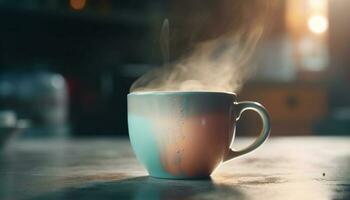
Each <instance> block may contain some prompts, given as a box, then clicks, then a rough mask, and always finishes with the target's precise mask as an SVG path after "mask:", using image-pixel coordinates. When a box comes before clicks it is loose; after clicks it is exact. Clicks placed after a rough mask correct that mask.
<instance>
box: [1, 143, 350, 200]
mask: <svg viewBox="0 0 350 200" xmlns="http://www.w3.org/2000/svg"><path fill="white" fill-rule="evenodd" d="M250 141H251V139H244V138H238V139H236V141H235V144H234V146H244V145H246V144H247V143H249V142H250ZM208 148H209V147H208ZM0 199H2V200H7V199H11V200H15V199H350V137H282V138H270V139H269V141H268V142H266V143H265V144H264V145H263V146H262V147H261V148H259V149H258V150H256V151H255V152H252V153H250V154H247V155H245V156H242V157H238V158H236V159H234V160H232V161H229V162H227V163H224V164H222V165H220V166H219V167H218V168H217V170H216V171H215V172H214V173H213V174H212V176H211V179H209V180H193V181H184V180H165V179H154V178H149V177H148V176H147V172H146V171H145V169H144V168H143V167H142V166H141V165H140V164H139V163H138V162H137V160H136V158H135V156H134V154H133V152H132V149H131V146H130V143H129V141H128V139H127V138H119V139H100V140H92V139H89V140H87V139H85V140H66V141H60V142H58V141H50V140H39V141H35V140H32V141H20V142H14V143H13V144H11V145H10V146H8V148H6V149H5V151H3V152H2V154H1V156H0Z"/></svg>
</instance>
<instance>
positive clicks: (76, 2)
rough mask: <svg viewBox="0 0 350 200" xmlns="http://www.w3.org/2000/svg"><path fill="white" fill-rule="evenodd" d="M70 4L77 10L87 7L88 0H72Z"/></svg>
mask: <svg viewBox="0 0 350 200" xmlns="http://www.w3.org/2000/svg"><path fill="white" fill-rule="evenodd" d="M69 4H70V6H71V7H72V8H73V9H75V10H81V9H83V8H84V7H85V4H86V0H70V1H69Z"/></svg>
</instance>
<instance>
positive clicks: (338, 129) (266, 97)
mask: <svg viewBox="0 0 350 200" xmlns="http://www.w3.org/2000/svg"><path fill="white" fill-rule="evenodd" d="M246 2H247V1H246ZM251 2H257V1H251ZM254 5H255V4H254ZM257 5H258V4H257ZM242 6H243V7H245V8H247V7H248V10H249V8H250V6H252V7H251V8H252V9H251V17H253V18H254V17H255V15H254V14H255V12H256V11H257V10H259V7H257V6H255V7H254V6H253V4H252V3H245V2H244V1H242V0H241V1H230V0H220V1H209V0H205V1H203V0H192V1H185V0H176V1H175V0H168V1H164V0H152V1H151V0H144V1H136V0H128V1H121V0H114V1H112V0H32V1H24V0H0V126H3V127H5V126H11V125H12V126H14V124H16V123H17V124H18V122H21V123H22V125H23V126H26V127H27V129H26V130H25V131H24V132H23V133H22V134H21V137H28V138H35V137H91V136H93V137H96V136H98V137H100V136H127V134H128V130H127V107H126V95H127V94H128V92H129V88H130V86H131V84H132V83H133V82H134V81H135V80H136V79H137V78H138V77H140V76H141V75H142V74H144V73H146V72H147V71H149V70H151V69H153V68H155V67H159V66H160V65H161V64H162V54H161V51H160V44H159V38H160V30H161V26H162V23H163V20H164V18H168V19H169V21H170V51H171V59H172V60H176V59H177V58H179V57H181V56H182V55H183V54H184V53H186V52H188V51H189V50H190V49H191V48H192V47H193V46H194V45H195V44H196V43H198V42H200V41H205V40H207V39H211V38H214V37H217V36H218V35H220V34H222V33H224V32H225V28H226V24H227V22H230V23H231V22H232V23H235V22H236V19H239V17H240V10H241V7H242ZM273 7H274V8H273V10H272V11H270V13H268V15H269V17H268V18H267V19H266V25H265V34H264V36H263V38H262V40H261V41H260V43H259V45H258V47H257V49H256V52H255V54H254V56H253V58H252V62H253V63H255V65H256V71H255V73H254V74H253V75H252V76H251V78H250V79H249V81H248V82H247V83H246V84H245V85H244V87H243V88H242V90H241V91H240V92H239V93H238V96H239V100H252V101H258V102H261V103H262V104H263V105H265V107H266V108H267V109H268V110H269V112H270V114H271V117H272V136H283V135H346V134H348V135H349V134H350V92H349V91H350V90H349V89H350V88H349V85H350V69H349V67H348V65H350V56H349V53H350V45H349V44H350V26H349V24H348V22H349V19H350V12H349V11H348V8H350V1H347V0H329V1H328V0H276V1H274V5H273ZM237 23H238V22H237ZM259 126H260V122H259V120H258V117H257V116H255V114H253V113H249V112H248V113H247V114H244V115H243V116H242V120H240V122H239V124H238V135H242V136H243V135H244V136H245V135H256V134H257V132H256V130H257V128H258V127H259Z"/></svg>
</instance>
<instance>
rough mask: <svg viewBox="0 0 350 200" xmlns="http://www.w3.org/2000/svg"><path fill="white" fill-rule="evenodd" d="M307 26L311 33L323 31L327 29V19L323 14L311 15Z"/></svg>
mask: <svg viewBox="0 0 350 200" xmlns="http://www.w3.org/2000/svg"><path fill="white" fill-rule="evenodd" d="M308 27H309V29H310V31H312V32H313V33H318V34H320V33H324V32H326V31H327V29H328V20H327V18H326V17H324V16H312V17H310V18H309V20H308Z"/></svg>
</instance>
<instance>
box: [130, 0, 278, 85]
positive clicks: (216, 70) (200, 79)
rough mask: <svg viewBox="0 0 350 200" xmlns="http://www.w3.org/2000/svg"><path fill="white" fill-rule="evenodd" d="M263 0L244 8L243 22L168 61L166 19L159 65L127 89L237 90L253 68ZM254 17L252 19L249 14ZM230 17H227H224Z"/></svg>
mask: <svg viewBox="0 0 350 200" xmlns="http://www.w3.org/2000/svg"><path fill="white" fill-rule="evenodd" d="M261 2H265V4H264V8H261V7H260V9H261V10H260V11H259V14H256V16H254V12H257V11H252V10H250V11H249V8H246V9H248V11H246V12H243V14H244V15H249V16H248V17H249V22H245V21H244V20H246V19H247V16H242V22H241V24H243V25H242V26H241V27H238V28H236V29H234V30H232V31H228V32H227V33H225V34H223V35H221V36H219V37H217V38H215V39H211V40H208V41H204V42H201V43H199V44H197V45H196V46H195V48H194V49H193V51H192V52H191V53H189V54H188V55H187V56H184V57H183V58H182V59H179V60H177V61H175V62H172V63H169V22H168V20H167V19H165V21H164V23H163V27H162V31H161V49H162V53H163V58H164V64H163V66H162V67H159V68H156V69H154V70H152V71H150V72H148V73H146V74H145V75H143V76H141V77H140V78H139V79H138V80H136V81H135V82H134V83H133V85H132V86H131V88H130V92H137V91H221V92H237V91H238V90H239V89H240V88H241V86H242V85H243V83H244V81H245V80H246V79H247V78H248V77H249V75H250V74H251V72H253V71H254V70H253V67H252V66H251V65H249V59H250V57H251V55H252V53H253V52H254V49H255V47H256V45H257V43H258V41H259V39H260V38H261V36H262V34H263V29H264V22H265V20H266V14H267V10H268V8H269V7H270V6H269V5H270V4H271V2H270V1H260V4H262V3H261ZM254 17H256V18H255V19H253V20H252V18H254ZM227 20H230V19H227Z"/></svg>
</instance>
